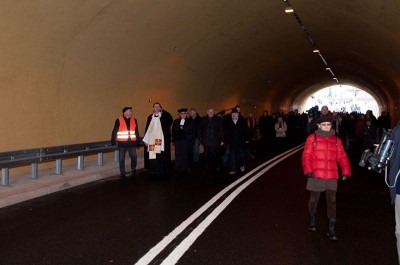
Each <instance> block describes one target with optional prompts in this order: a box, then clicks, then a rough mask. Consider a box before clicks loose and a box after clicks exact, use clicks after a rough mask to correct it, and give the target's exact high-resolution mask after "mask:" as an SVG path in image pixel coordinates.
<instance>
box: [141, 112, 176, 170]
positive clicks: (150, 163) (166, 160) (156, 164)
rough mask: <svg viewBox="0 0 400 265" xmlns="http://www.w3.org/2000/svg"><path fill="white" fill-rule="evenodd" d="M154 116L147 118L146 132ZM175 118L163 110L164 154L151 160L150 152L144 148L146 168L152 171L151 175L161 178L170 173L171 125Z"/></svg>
mask: <svg viewBox="0 0 400 265" xmlns="http://www.w3.org/2000/svg"><path fill="white" fill-rule="evenodd" d="M152 116H153V114H150V115H149V116H148V117H147V122H146V128H145V132H147V129H148V128H149V125H150V122H151V119H152ZM172 121H173V118H172V116H171V114H169V112H167V111H165V110H163V112H162V115H161V118H160V122H161V128H162V131H163V135H164V141H165V142H164V152H161V154H157V158H156V159H149V152H148V151H147V148H144V168H146V169H150V175H155V176H161V175H164V174H167V173H168V172H169V168H170V164H171V131H170V128H171V124H172Z"/></svg>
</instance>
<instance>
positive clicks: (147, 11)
mask: <svg viewBox="0 0 400 265" xmlns="http://www.w3.org/2000/svg"><path fill="white" fill-rule="evenodd" d="M320 2H321V1H317V0H312V1H311V0H310V1H304V2H297V1H292V4H293V6H294V7H295V9H296V11H298V12H299V14H300V16H301V17H302V18H303V19H304V21H305V22H307V23H306V25H307V26H308V27H309V30H310V32H311V34H313V37H314V38H315V39H316V40H318V44H319V45H321V47H323V49H322V50H323V51H324V52H325V53H324V55H325V56H326V58H327V60H328V62H329V63H330V64H331V65H332V68H333V70H334V71H335V73H336V74H337V75H338V77H340V78H341V80H342V83H343V84H347V83H349V84H350V83H355V84H357V85H361V86H365V87H369V88H371V89H373V90H374V93H375V95H377V97H379V99H381V102H383V103H382V104H383V105H384V108H386V109H387V110H389V111H390V112H391V113H392V116H394V117H397V106H398V105H399V100H398V99H399V91H398V86H399V80H400V78H399V73H400V71H399V70H400V64H399V63H398V62H399V59H400V51H399V49H398V48H397V47H400V46H399V45H400V43H399V42H400V38H399V36H400V32H399V29H400V27H399V26H400V21H399V17H400V16H399V10H400V8H399V3H398V1H394V0H390V1H385V3H377V2H376V1H372V0H370V1H361V0H356V1H352V3H347V2H346V1H343V0H341V1H339V0H337V1H330V2H329V3H324V4H322V3H320ZM378 2H379V1H378ZM283 10H284V5H283V1H251V2H243V1H223V0H216V1H200V0H198V1H179V0H178V1H176V0H175V1H172V0H165V1H155V0H154V1H136V0H132V1H112V0H85V1H84V0H73V1H60V0H56V1H50V0H41V1H31V0H20V1H11V0H4V1H2V2H1V3H0V32H1V33H2V35H1V38H0V98H1V104H0V111H1V113H2V114H1V126H0V137H1V141H0V150H1V151H10V150H18V149H26V148H33V147H42V146H54V145H62V144H72V143H82V142H92V141H101V140H108V139H109V138H110V133H111V129H112V126H113V124H114V120H115V118H117V117H118V116H119V115H120V114H121V109H122V108H123V107H124V106H132V107H133V112H134V116H135V117H136V118H137V119H138V121H139V126H140V132H141V133H142V134H143V133H144V124H145V120H146V118H147V115H148V114H150V113H151V110H152V104H153V103H154V102H156V101H159V102H161V104H162V105H163V107H164V108H165V109H167V110H168V111H170V112H171V114H172V115H173V116H174V117H176V109H178V108H180V107H183V106H185V107H189V108H190V107H196V108H197V109H198V111H199V112H200V113H201V114H204V113H205V111H206V108H207V107H208V106H213V107H214V108H215V109H216V110H221V109H225V108H229V107H232V106H234V105H236V104H240V105H241V106H242V109H243V112H244V114H247V113H249V112H255V113H256V114H257V115H259V114H260V113H261V112H262V110H263V109H267V110H269V111H270V112H271V111H276V110H286V111H287V110H289V109H290V107H291V106H292V105H293V103H294V102H295V101H296V100H298V97H299V95H301V93H302V91H304V90H307V89H309V88H310V87H318V85H319V84H320V85H321V87H323V86H327V85H332V84H334V82H333V81H332V80H331V78H330V76H329V75H328V74H327V73H326V71H325V69H324V66H323V65H322V64H321V61H320V60H319V58H317V57H315V55H314V54H312V52H311V50H312V48H311V47H310V43H309V42H308V40H307V39H306V37H305V35H304V33H303V32H302V30H301V29H300V27H299V26H298V24H297V22H296V21H295V20H294V18H293V17H291V16H288V15H286V14H285V13H284V12H283ZM311 29H312V30H311ZM255 107H256V108H255Z"/></svg>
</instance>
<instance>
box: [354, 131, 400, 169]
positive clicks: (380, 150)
mask: <svg viewBox="0 0 400 265" xmlns="http://www.w3.org/2000/svg"><path fill="white" fill-rule="evenodd" d="M390 133H391V130H388V131H387V132H386V131H385V130H384V131H383V133H382V139H381V142H380V143H379V145H378V147H377V148H376V150H375V152H372V151H371V150H369V149H366V150H365V151H364V153H363V154H362V155H361V159H360V162H359V163H358V165H359V166H361V167H365V165H366V164H368V169H369V170H373V171H375V172H378V173H382V174H383V173H384V172H385V168H386V166H387V163H388V162H389V160H390V157H391V155H392V153H393V148H394V146H393V140H392V139H391V136H390Z"/></svg>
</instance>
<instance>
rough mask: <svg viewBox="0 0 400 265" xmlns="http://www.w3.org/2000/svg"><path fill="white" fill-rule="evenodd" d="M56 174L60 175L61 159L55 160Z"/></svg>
mask: <svg viewBox="0 0 400 265" xmlns="http://www.w3.org/2000/svg"><path fill="white" fill-rule="evenodd" d="M56 174H57V175H61V174H62V159H57V160H56Z"/></svg>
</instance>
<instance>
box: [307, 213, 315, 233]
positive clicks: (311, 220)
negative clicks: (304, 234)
mask: <svg viewBox="0 0 400 265" xmlns="http://www.w3.org/2000/svg"><path fill="white" fill-rule="evenodd" d="M307 228H308V230H310V231H311V232H315V231H317V224H316V222H315V215H311V216H310V218H309V222H308V227H307Z"/></svg>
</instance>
